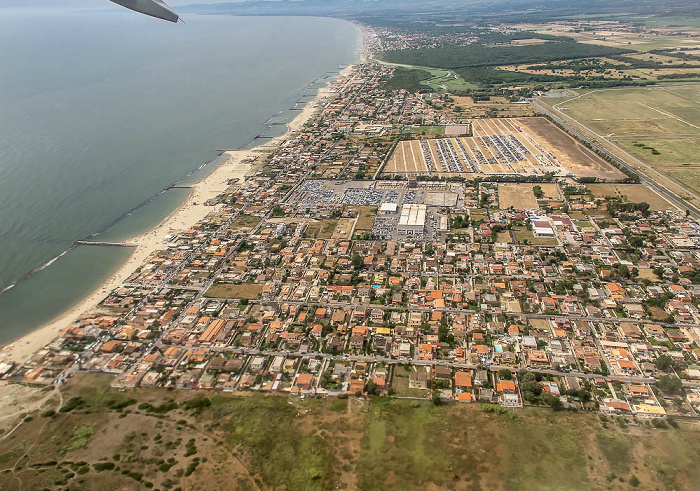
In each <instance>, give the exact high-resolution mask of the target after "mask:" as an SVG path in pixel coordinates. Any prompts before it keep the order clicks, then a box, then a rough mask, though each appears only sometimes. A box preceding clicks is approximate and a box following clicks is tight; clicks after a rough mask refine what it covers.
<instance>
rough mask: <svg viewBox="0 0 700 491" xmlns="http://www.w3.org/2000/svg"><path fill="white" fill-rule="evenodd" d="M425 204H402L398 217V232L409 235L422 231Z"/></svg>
mask: <svg viewBox="0 0 700 491" xmlns="http://www.w3.org/2000/svg"><path fill="white" fill-rule="evenodd" d="M425 210H426V206H425V205H415V204H412V205H403V207H401V218H399V226H398V231H399V233H406V234H409V235H414V234H420V233H423V229H424V228H425Z"/></svg>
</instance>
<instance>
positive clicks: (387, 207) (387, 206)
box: [379, 203, 399, 213]
mask: <svg viewBox="0 0 700 491" xmlns="http://www.w3.org/2000/svg"><path fill="white" fill-rule="evenodd" d="M398 208H399V205H398V204H396V203H382V206H380V207H379V211H380V212H382V213H396V210H398Z"/></svg>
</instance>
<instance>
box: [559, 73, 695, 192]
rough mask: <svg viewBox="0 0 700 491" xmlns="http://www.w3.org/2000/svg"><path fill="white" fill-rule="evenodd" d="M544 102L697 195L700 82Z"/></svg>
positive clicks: (587, 93)
mask: <svg viewBox="0 0 700 491" xmlns="http://www.w3.org/2000/svg"><path fill="white" fill-rule="evenodd" d="M546 102H547V103H549V104H551V105H552V106H553V107H554V108H555V109H557V110H559V111H560V112H561V113H562V114H563V115H566V116H569V117H571V118H573V119H575V120H576V121H578V122H580V123H581V124H583V125H584V126H586V127H588V128H589V129H590V130H592V131H594V132H595V133H597V134H598V135H601V136H603V137H605V138H606V139H607V140H608V141H610V142H612V143H614V144H616V145H617V146H619V147H621V148H622V149H624V150H625V151H627V152H628V153H630V154H631V155H633V156H634V157H636V158H638V159H639V160H641V161H642V162H644V163H645V164H647V165H649V166H651V167H652V168H653V169H655V170H656V171H658V172H660V173H662V174H665V175H666V176H668V177H670V178H671V179H673V180H675V181H676V182H677V183H679V184H681V185H683V186H685V187H686V188H687V189H688V190H690V191H691V192H695V193H697V194H700V85H690V84H688V85H666V86H657V87H646V88H624V89H604V90H588V91H580V92H578V93H577V94H576V95H575V96H574V97H567V98H563V99H550V98H547V99H546Z"/></svg>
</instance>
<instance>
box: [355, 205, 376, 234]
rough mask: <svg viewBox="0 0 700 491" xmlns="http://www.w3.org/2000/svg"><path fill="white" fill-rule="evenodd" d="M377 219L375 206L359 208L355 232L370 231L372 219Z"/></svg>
mask: <svg viewBox="0 0 700 491" xmlns="http://www.w3.org/2000/svg"><path fill="white" fill-rule="evenodd" d="M376 217H377V207H376V206H360V207H359V208H358V215H357V225H355V230H356V231H357V230H372V227H373V226H374V219H375V218H376Z"/></svg>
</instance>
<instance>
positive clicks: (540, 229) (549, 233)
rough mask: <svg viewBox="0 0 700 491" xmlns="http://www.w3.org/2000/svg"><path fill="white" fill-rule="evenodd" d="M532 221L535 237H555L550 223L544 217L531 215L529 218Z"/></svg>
mask: <svg viewBox="0 0 700 491" xmlns="http://www.w3.org/2000/svg"><path fill="white" fill-rule="evenodd" d="M530 222H531V223H532V232H533V233H534V234H535V237H555V235H554V230H553V229H552V225H551V224H550V223H549V220H547V219H546V218H540V217H532V218H530Z"/></svg>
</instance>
